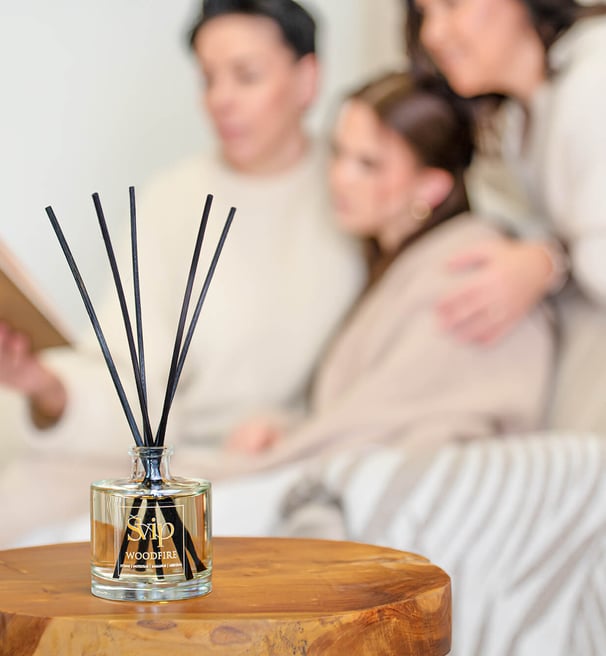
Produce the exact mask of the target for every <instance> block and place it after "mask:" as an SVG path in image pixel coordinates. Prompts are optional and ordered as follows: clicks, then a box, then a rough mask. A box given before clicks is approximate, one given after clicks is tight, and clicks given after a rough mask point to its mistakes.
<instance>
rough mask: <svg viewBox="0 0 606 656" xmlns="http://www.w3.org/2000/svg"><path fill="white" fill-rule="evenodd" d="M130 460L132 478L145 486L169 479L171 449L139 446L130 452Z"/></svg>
mask: <svg viewBox="0 0 606 656" xmlns="http://www.w3.org/2000/svg"><path fill="white" fill-rule="evenodd" d="M129 453H130V455H131V458H132V465H133V471H132V478H133V479H134V480H136V481H141V482H142V483H144V484H145V485H149V486H152V487H153V486H155V485H159V484H161V483H163V482H165V481H167V480H169V479H170V478H171V476H170V468H169V465H170V457H171V455H172V453H173V450H172V448H171V447H153V446H140V447H135V448H133V449H131V450H130V452H129Z"/></svg>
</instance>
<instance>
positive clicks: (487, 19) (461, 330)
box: [406, 0, 606, 341]
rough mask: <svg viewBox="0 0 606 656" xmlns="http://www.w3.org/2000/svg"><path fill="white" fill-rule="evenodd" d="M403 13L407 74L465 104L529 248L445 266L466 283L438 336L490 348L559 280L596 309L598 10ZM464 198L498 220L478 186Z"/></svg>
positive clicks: (567, 2)
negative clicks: (501, 170) (491, 147)
mask: <svg viewBox="0 0 606 656" xmlns="http://www.w3.org/2000/svg"><path fill="white" fill-rule="evenodd" d="M406 6H407V10H408V15H407V27H406V38H407V47H408V52H409V55H410V58H411V64H412V66H413V70H414V71H415V74H416V75H417V76H419V77H420V78H427V77H428V76H430V77H435V76H436V75H440V76H443V77H444V78H446V80H447V81H448V83H449V84H450V86H451V87H452V89H454V91H456V92H457V93H458V94H460V95H461V96H466V97H473V98H475V99H476V103H477V105H478V111H479V112H480V115H481V116H483V117H484V118H486V119H488V120H489V122H490V127H491V128H492V129H493V133H492V135H490V136H492V137H493V138H494V136H495V134H496V136H498V139H499V148H500V156H501V157H502V158H503V159H504V160H505V161H506V162H507V164H508V165H509V168H510V170H511V171H512V173H513V175H514V176H515V178H517V181H518V183H519V186H520V187H521V188H522V190H523V191H524V193H525V195H526V197H527V201H528V203H529V205H530V210H529V213H530V215H531V217H532V218H531V220H530V221H527V226H526V230H527V232H528V233H530V234H531V235H532V237H533V238H532V239H526V240H524V241H516V240H513V239H512V240H509V241H505V242H501V243H499V244H494V243H490V242H486V243H481V244H477V245H472V246H471V248H469V249H466V250H463V251H462V252H461V253H460V254H459V255H457V256H455V257H454V259H453V260H451V265H452V267H453V268H454V269H462V268H471V267H473V268H474V269H475V272H476V273H475V275H473V276H470V279H469V281H467V282H465V283H464V284H463V285H461V286H460V287H459V288H457V289H456V290H455V291H453V292H452V293H451V294H449V295H447V296H446V297H445V298H443V299H442V301H441V303H440V304H439V312H440V316H441V319H442V322H443V324H444V325H445V327H446V328H447V329H448V330H450V331H451V332H452V333H454V334H455V335H457V336H458V337H460V338H461V339H464V340H469V341H493V340H495V339H498V338H500V337H501V336H502V335H504V334H505V333H506V332H507V331H508V330H510V329H511V327H512V326H513V325H515V323H516V322H517V321H518V320H519V319H520V318H521V317H522V316H524V314H525V313H526V312H527V311H528V310H529V308H531V307H533V305H534V304H535V303H536V302H537V301H539V300H540V299H542V298H543V297H544V296H546V295H550V294H554V293H556V292H557V291H559V289H560V288H561V287H562V286H563V285H564V283H565V282H566V281H567V277H568V274H569V273H570V274H571V277H572V279H573V282H574V283H576V284H577V285H578V287H579V288H580V289H581V291H582V292H584V294H585V295H586V296H588V297H589V298H590V299H592V300H595V301H597V302H598V303H600V304H603V303H604V302H606V257H605V256H604V254H605V253H606V195H605V193H604V180H606V154H605V153H606V121H605V120H604V117H605V116H606V15H605V14H606V6H605V5H603V4H599V5H595V6H585V5H579V4H577V3H576V2H575V1H574V0H456V1H455V2H445V1H444V0H407V2H406ZM478 171H481V166H480V167H478ZM481 177H482V176H481V175H480V176H478V178H477V179H478V180H481ZM470 193H472V195H473V196H476V195H477V196H478V198H482V199H490V200H491V202H492V204H493V205H494V207H493V208H483V209H484V210H486V209H492V213H493V214H495V215H496V216H498V215H499V214H503V213H504V209H503V208H505V207H506V204H504V205H503V206H502V207H499V205H498V204H499V202H500V200H501V199H500V198H499V197H498V195H494V194H493V193H492V192H491V191H490V189H488V188H487V187H484V188H482V187H481V186H480V185H479V186H478V188H477V189H474V188H473V187H470ZM495 199H496V202H493V201H495ZM532 219H534V221H533V220H532ZM522 229H524V228H522Z"/></svg>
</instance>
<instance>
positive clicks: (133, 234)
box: [128, 187, 151, 446]
mask: <svg viewBox="0 0 606 656" xmlns="http://www.w3.org/2000/svg"><path fill="white" fill-rule="evenodd" d="M128 194H129V199H130V243H131V255H132V259H133V290H134V297H135V322H136V325H137V350H138V354H139V377H140V380H141V389H142V391H143V400H144V402H145V408H146V409H147V408H148V405H147V380H146V378H147V377H146V374H145V350H144V347H143V320H142V315H141V286H140V284H139V249H138V246H137V208H136V204H135V188H134V187H129V189H128ZM147 414H148V417H149V412H148V413H147ZM147 446H151V443H150V444H148V445H147Z"/></svg>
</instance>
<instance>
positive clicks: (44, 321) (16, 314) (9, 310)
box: [0, 241, 72, 351]
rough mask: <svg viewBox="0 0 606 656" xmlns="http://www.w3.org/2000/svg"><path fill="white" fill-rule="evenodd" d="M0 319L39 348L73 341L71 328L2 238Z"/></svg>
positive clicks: (0, 247)
mask: <svg viewBox="0 0 606 656" xmlns="http://www.w3.org/2000/svg"><path fill="white" fill-rule="evenodd" d="M0 321H2V322H4V323H7V324H8V325H9V326H10V327H11V328H12V329H13V330H17V331H19V332H22V333H25V334H26V335H27V336H28V337H29V338H30V340H31V345H32V348H33V349H34V350H35V351H38V350H40V349H43V348H48V347H50V346H65V345H68V344H70V343H71V342H72V338H71V336H70V331H69V330H68V329H67V328H66V327H65V325H64V324H63V322H62V321H61V320H60V319H59V317H58V316H57V313H56V312H53V310H52V309H51V308H50V307H49V304H48V303H47V301H45V299H44V296H43V294H42V293H41V291H40V290H39V289H38V288H37V287H36V285H35V283H34V282H33V281H32V280H31V278H30V277H29V276H28V275H27V273H26V272H25V271H24V269H23V267H22V266H21V265H20V264H19V263H18V262H17V260H16V258H15V257H14V255H13V254H12V253H11V252H10V250H9V248H8V247H7V246H6V244H4V243H3V242H2V241H0Z"/></svg>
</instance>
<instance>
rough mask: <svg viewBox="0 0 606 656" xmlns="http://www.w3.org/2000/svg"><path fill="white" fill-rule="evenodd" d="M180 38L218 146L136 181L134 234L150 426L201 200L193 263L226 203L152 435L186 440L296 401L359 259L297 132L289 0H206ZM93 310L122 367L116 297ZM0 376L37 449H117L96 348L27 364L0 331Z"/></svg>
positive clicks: (296, 53)
mask: <svg viewBox="0 0 606 656" xmlns="http://www.w3.org/2000/svg"><path fill="white" fill-rule="evenodd" d="M190 44H191V47H192V50H193V52H194V54H195V57H196V59H197V63H198V65H199V68H200V72H201V78H202V83H203V92H202V96H203V101H204V107H205V109H206V110H207V112H208V115H209V117H210V119H211V121H212V124H213V127H214V129H215V132H216V135H217V138H218V149H217V152H214V153H210V154H204V155H199V156H197V157H193V158H191V159H189V160H187V161H185V162H182V163H180V164H179V165H178V166H177V167H175V168H173V169H172V170H170V171H168V172H166V173H164V174H162V175H160V176H159V177H158V178H157V179H156V180H154V181H153V182H152V183H151V184H150V185H149V186H148V188H147V189H146V191H145V193H144V194H143V197H142V201H141V203H140V207H139V217H140V231H139V232H140V250H141V281H142V287H143V289H142V295H143V301H142V306H143V316H144V326H145V340H146V349H145V350H146V354H147V360H148V362H147V376H148V390H149V395H150V400H149V407H150V408H151V411H152V413H153V414H154V417H153V419H152V426H153V425H154V422H155V421H157V418H156V417H155V414H156V413H158V414H159V411H160V409H161V407H162V400H163V394H164V390H165V388H166V380H167V372H168V364H169V358H170V352H171V348H172V344H173V341H174V333H175V330H176V325H177V320H178V313H179V306H180V303H181V299H182V294H183V290H184V286H185V280H186V278H187V269H188V266H189V258H190V254H191V249H192V245H193V243H194V241H195V235H196V231H197V225H198V222H199V219H200V214H201V211H202V207H203V205H204V199H205V196H206V194H207V193H212V194H214V197H215V200H214V205H213V209H212V213H211V220H210V222H209V226H208V229H207V235H206V238H205V247H204V248H203V251H202V258H201V268H202V267H204V266H207V264H208V263H209V261H210V257H211V255H212V249H213V248H214V245H215V243H216V241H217V238H218V235H219V232H220V229H221V227H222V223H223V220H224V219H225V217H226V216H227V213H228V209H229V207H230V206H231V205H234V206H236V208H237V215H236V219H235V222H234V225H233V227H232V229H231V231H230V234H229V238H228V241H227V245H226V247H225V249H224V251H223V254H222V258H221V262H220V265H219V267H218V269H217V273H216V276H215V278H214V280H213V284H212V288H211V291H210V293H209V296H208V298H207V302H206V304H205V308H204V313H203V315H202V318H201V321H200V326H199V334H198V335H197V337H196V339H195V340H194V342H193V343H192V348H191V352H190V354H189V357H188V365H187V366H186V368H185V370H184V373H183V377H182V382H181V385H180V388H179V391H178V393H177V397H176V399H175V407H174V410H173V412H172V419H171V423H170V426H169V435H168V437H167V439H168V441H170V442H171V443H172V444H176V443H185V444H191V445H194V446H195V445H201V444H204V445H216V444H219V443H220V442H221V440H222V439H223V437H224V435H225V434H226V433H227V432H228V431H229V430H231V428H232V427H233V426H234V425H235V424H236V423H238V422H240V421H242V419H243V418H244V417H246V416H248V415H249V414H251V413H257V412H259V411H261V410H263V409H264V408H266V407H279V408H281V409H282V410H283V411H284V412H285V413H287V414H288V413H296V412H298V411H300V410H301V409H302V408H303V406H304V403H305V396H306V392H307V387H308V382H309V378H310V374H311V371H312V369H313V367H314V366H315V363H316V360H317V358H318V356H319V354H320V353H321V352H322V350H323V349H324V347H325V344H326V341H327V339H328V337H329V336H330V335H331V333H332V331H333V329H334V327H335V325H336V324H337V323H338V322H339V321H340V320H341V318H342V317H343V314H344V312H345V311H346V309H347V307H348V306H349V305H350V303H351V302H352V300H353V298H354V297H355V295H356V294H357V292H358V290H359V288H360V284H361V282H362V259H361V256H360V253H359V251H358V249H357V248H356V247H355V245H354V244H353V242H352V241H351V240H349V239H347V238H346V237H345V236H344V235H342V234H340V233H339V231H338V230H336V229H335V227H334V225H333V223H332V221H331V220H330V218H329V209H328V207H329V203H328V200H327V194H326V191H325V181H324V174H323V171H324V168H325V165H324V160H325V157H324V153H323V149H322V148H321V147H320V146H319V145H318V144H316V143H314V142H313V140H312V139H311V138H310V137H309V136H308V134H307V131H306V129H305V126H304V118H305V114H306V112H307V110H308V108H309V107H310V106H311V104H312V103H313V101H314V98H315V96H316V88H317V83H318V61H317V59H316V54H315V52H316V47H315V23H314V20H313V18H312V17H311V16H310V15H309V13H308V12H307V11H306V10H304V9H303V8H302V7H301V6H300V5H298V4H297V3H296V2H293V1H292V0H252V1H244V0H205V1H204V2H203V5H202V11H201V14H200V17H199V19H198V20H197V21H196V23H195V25H194V27H193V29H192V31H191V34H190ZM101 314H102V319H104V320H103V321H102V325H103V327H104V329H105V330H106V332H107V333H109V342H110V346H111V347H112V349H113V350H114V355H115V357H116V358H117V359H118V360H121V361H123V362H125V363H126V364H128V361H129V360H128V355H127V352H126V343H125V341H124V337H123V335H122V334H121V332H122V327H121V321H120V320H119V318H118V317H119V315H118V307H117V304H113V305H111V306H109V307H107V308H106V310H105V311H103V312H102V313H101ZM312 316H313V320H310V317H312ZM0 319H1V317H0ZM124 372H125V373H124V379H125V381H126V382H127V381H130V380H131V379H132V376H131V375H130V374H129V369H128V368H125V369H124ZM0 382H1V383H4V384H5V385H8V386H9V387H12V388H13V389H16V390H18V391H20V392H22V393H23V395H24V396H25V397H26V398H27V399H28V401H29V407H30V409H31V415H32V418H33V420H34V422H35V423H36V425H37V426H38V427H39V428H45V429H46V430H44V431H38V432H37V433H36V434H35V437H40V438H41V439H40V440H38V442H39V444H40V447H39V448H42V446H43V445H47V446H49V447H52V448H61V449H62V450H65V451H68V452H69V453H71V454H73V453H74V452H76V451H84V452H85V453H90V452H92V451H95V450H97V451H101V452H103V453H112V449H114V448H115V450H114V451H113V453H114V454H115V453H116V452H117V449H120V452H123V451H125V450H126V449H127V447H128V436H127V434H128V430H127V424H126V421H125V419H124V417H123V416H122V413H121V409H120V407H119V405H118V403H117V397H116V394H115V391H114V390H113V388H112V386H111V383H110V379H109V376H108V374H107V372H106V371H105V365H104V363H103V361H102V359H101V357H100V351H99V347H98V345H97V344H96V343H92V344H90V345H88V344H87V345H84V346H83V348H81V349H79V350H77V351H76V352H75V353H74V354H69V353H63V352H60V353H57V354H48V355H45V357H44V358H38V357H37V356H35V355H34V354H32V353H30V352H29V351H28V350H27V346H26V342H25V339H24V338H23V337H22V336H19V335H14V334H12V333H11V332H10V330H9V329H8V327H6V326H4V327H0ZM130 398H131V400H132V401H134V399H136V395H135V394H134V393H133V392H132V388H131V395H130ZM83 435H86V437H83Z"/></svg>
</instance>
